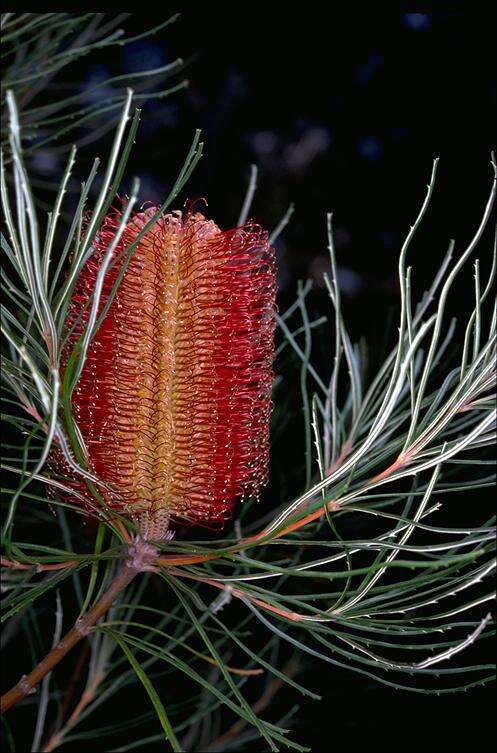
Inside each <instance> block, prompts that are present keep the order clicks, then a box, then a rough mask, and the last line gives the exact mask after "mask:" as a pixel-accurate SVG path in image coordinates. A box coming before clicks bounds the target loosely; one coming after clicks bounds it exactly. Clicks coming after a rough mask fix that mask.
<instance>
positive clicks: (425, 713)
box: [71, 3, 497, 753]
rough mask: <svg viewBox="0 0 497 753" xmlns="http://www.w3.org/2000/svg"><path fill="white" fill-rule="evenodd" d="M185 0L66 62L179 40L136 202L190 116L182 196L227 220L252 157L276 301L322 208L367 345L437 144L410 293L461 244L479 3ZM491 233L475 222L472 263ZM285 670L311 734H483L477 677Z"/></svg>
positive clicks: (160, 187)
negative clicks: (197, 153) (282, 223)
mask: <svg viewBox="0 0 497 753" xmlns="http://www.w3.org/2000/svg"><path fill="white" fill-rule="evenodd" d="M191 5H192V9H191V10H188V9H185V10H184V11H183V12H182V17H181V18H180V20H179V21H178V22H177V23H176V24H175V25H174V27H171V28H169V29H167V30H165V31H163V32H160V33H159V34H158V35H157V36H156V37H154V38H152V39H147V40H142V41H140V42H137V43H135V44H133V45H131V46H130V47H128V48H123V49H122V50H121V49H118V50H117V51H116V53H115V55H114V56H112V57H110V56H109V57H100V58H98V57H97V58H95V60H92V62H91V63H89V62H85V63H84V64H83V65H81V67H80V68H79V70H78V71H77V72H76V74H75V73H74V71H72V73H71V75H72V76H74V75H80V76H81V84H82V85H83V86H88V85H90V84H92V83H97V82H98V81H99V80H102V79H103V78H105V77H107V76H108V75H109V74H110V75H115V74H116V71H119V72H123V71H131V70H137V69H139V68H149V67H156V66H160V65H163V64H165V63H167V62H171V61H172V60H173V59H174V58H176V57H177V56H178V55H181V56H182V57H184V58H185V59H189V58H190V56H193V59H191V60H190V62H189V64H188V66H187V70H186V72H185V75H186V76H187V77H188V79H189V80H190V87H189V89H188V91H186V92H184V93H181V94H179V95H175V96H174V97H172V98H171V99H167V100H161V101H158V102H150V103H149V104H147V105H146V107H145V108H144V114H143V120H142V125H141V127H140V131H139V136H138V140H137V144H136V148H135V151H134V155H133V157H132V160H131V163H130V164H131V169H132V173H133V174H136V175H139V176H140V178H141V180H142V199H143V201H147V200H150V201H154V202H160V201H161V200H162V199H163V197H164V194H165V193H166V192H167V190H168V188H169V187H170V185H171V182H172V181H173V180H174V178H175V176H176V174H177V171H178V168H179V166H180V165H181V164H182V161H183V157H184V155H185V154H186V151H187V149H188V147H189V144H190V142H191V138H192V136H193V132H194V130H195V128H201V129H202V131H203V137H204V141H205V154H206V156H205V159H204V160H203V161H202V163H201V165H200V166H199V168H198V169H197V171H196V173H195V174H194V176H193V178H192V180H191V181H190V184H189V186H188V196H189V197H191V198H196V197H205V198H206V199H207V201H208V209H207V212H208V213H209V215H210V216H211V217H212V218H213V219H215V220H216V222H217V223H218V224H219V225H220V226H222V227H228V226H231V225H234V224H236V221H237V217H238V213H239V210H240V207H241V204H242V201H243V197H244V193H245V189H246V184H247V180H248V175H249V170H250V164H251V163H256V164H257V165H258V167H259V171H260V172H259V190H258V192H257V195H256V198H255V201H254V204H253V211H252V213H251V214H252V216H253V218H254V219H255V220H256V221H258V222H260V223H261V224H263V225H265V226H268V227H269V228H272V227H273V226H274V225H276V224H277V222H278V221H279V219H280V217H281V216H282V215H283V213H284V212H285V210H286V208H287V207H288V204H289V203H290V202H294V203H295V207H296V208H295V214H294V216H293V218H292V222H291V224H290V225H289V227H288V228H287V231H286V232H285V234H284V237H283V238H281V239H280V240H279V241H278V243H277V254H278V259H279V277H280V280H279V283H280V307H281V308H285V306H286V304H288V303H289V302H290V301H291V300H292V299H293V297H294V294H295V289H296V283H297V280H298V279H306V278H311V279H313V281H314V289H313V292H312V293H311V295H310V309H311V313H320V312H322V311H323V310H325V309H326V306H327V302H326V292H325V290H324V288H323V283H322V273H323V271H326V270H327V269H328V266H329V264H328V260H327V252H326V212H328V211H333V213H334V224H335V239H336V246H337V253H338V257H339V266H340V281H341V284H342V290H343V295H344V307H345V314H346V317H347V320H348V323H349V329H350V330H351V334H352V336H353V337H354V338H358V337H359V336H360V335H365V336H366V337H367V339H368V340H369V342H370V343H372V349H373V352H374V351H375V349H377V348H378V347H379V343H380V341H381V340H382V339H383V337H384V334H385V330H386V329H387V328H388V322H389V320H390V315H391V312H392V310H393V309H394V307H395V305H396V304H397V302H398V283H397V276H396V268H397V256H398V252H399V249H400V246H401V244H402V240H403V238H404V236H405V234H406V232H407V231H408V229H409V225H410V224H411V223H412V222H413V221H414V219H415V216H416V214H417V211H418V209H419V206H420V204H421V201H422V200H423V197H424V193H425V187H426V183H427V181H428V178H429V175H430V170H431V163H432V159H433V158H434V157H436V156H439V157H440V167H439V179H438V184H437V188H436V191H435V197H434V200H433V203H432V206H431V209H430V212H429V215H428V216H427V219H426V223H425V225H424V228H423V230H422V231H421V232H420V233H419V236H418V237H417V239H416V242H415V243H414V244H413V246H412V249H411V251H410V255H409V261H408V263H409V264H411V263H412V265H413V268H414V269H413V286H414V291H415V293H416V294H417V295H419V294H420V293H421V292H422V291H423V290H424V289H425V288H426V286H427V285H428V284H429V282H430V280H431V276H432V275H433V274H434V272H435V271H436V268H437V262H438V261H439V260H440V259H441V257H442V255H443V253H444V252H445V250H446V247H447V244H448V241H449V239H450V238H455V240H456V254H460V253H461V252H462V250H463V247H464V243H465V242H467V241H468V240H469V239H470V237H471V235H472V233H474V231H475V230H476V227H477V225H478V223H479V221H480V218H481V215H482V212H483V208H484V205H485V201H486V197H487V194H488V191H489V188H490V181H491V177H492V175H491V168H490V164H489V160H490V150H491V149H492V148H493V147H494V144H495V133H496V132H497V130H496V119H495V83H496V79H495V61H494V57H495V20H496V19H495V18H494V14H493V13H492V12H491V11H490V10H488V9H487V8H488V7H489V6H485V5H484V4H483V3H480V4H479V10H478V12H476V11H472V10H469V9H470V7H471V4H469V3H465V4H463V5H460V6H457V5H452V6H451V8H450V9H447V6H446V5H445V6H444V4H433V7H430V5H428V6H427V5H426V4H424V5H423V6H421V7H422V8H423V10H421V11H415V10H413V11H411V12H404V11H401V10H396V9H395V8H392V9H391V10H388V11H386V10H382V11H379V10H378V9H374V8H373V9H369V10H366V9H365V5H366V4H364V5H356V6H355V7H351V10H350V12H348V13H347V14H345V13H338V12H327V13H326V14H325V12H324V9H323V5H324V4H323V5H318V4H312V3H309V4H306V5H299V6H296V7H295V9H293V10H292V9H290V7H289V4H281V5H279V4H278V5H276V9H274V5H271V6H270V4H269V3H268V4H267V7H265V6H262V5H261V6H254V5H253V4H250V3H243V4H240V3H239V4H234V3H233V4H223V5H222V6H221V5H220V4H219V6H218V7H217V6H216V4H214V7H213V4H204V5H199V6H198V7H197V6H196V5H194V4H191ZM473 5H476V4H473ZM270 7H271V10H270ZM144 10H145V8H144ZM169 10H170V8H166V9H164V10H161V12H160V13H157V12H150V10H149V9H148V8H147V9H146V12H143V13H142V12H141V11H135V12H134V15H133V17H132V19H131V21H128V23H127V24H126V26H127V28H128V29H131V30H132V32H133V33H139V32H140V31H141V30H145V29H146V28H149V27H150V26H151V25H153V24H154V23H159V22H160V20H162V19H163V18H164V17H165V15H166V14H168V13H169ZM172 10H175V8H172ZM107 55H108V53H107ZM100 96H102V94H100ZM185 198H186V195H185V196H183V197H182V198H181V201H180V202H179V206H181V204H182V202H183V200H184V199H185ZM490 245H491V238H490V233H487V234H486V236H485V238H484V242H483V244H482V246H481V247H482V249H488V256H483V255H482V256H481V263H482V268H483V276H484V274H485V270H486V269H488V266H489V263H490V262H489V258H490ZM472 272H473V270H472V265H471V263H470V264H469V265H467V268H465V270H464V272H463V277H464V280H465V282H466V284H465V285H461V287H460V288H456V294H455V296H453V301H452V303H451V311H452V313H456V314H458V313H459V314H461V313H463V311H464V310H465V308H466V305H468V306H470V305H472V302H471V300H470V299H469V298H468V294H467V292H466V291H468V290H472V286H471V285H470V284H468V282H469V281H470V280H471V278H472ZM394 322H395V320H394ZM393 326H394V327H395V323H394V325H393ZM301 680H302V682H303V684H304V685H307V686H308V687H311V688H312V689H313V690H315V691H317V692H320V693H322V695H323V700H322V702H318V703H316V702H308V701H305V700H301V699H297V700H298V702H299V704H300V709H299V711H298V712H297V715H296V717H295V721H294V724H295V728H294V733H293V736H294V739H296V740H297V741H298V742H301V743H302V744H307V745H309V746H311V748H312V750H313V751H317V752H319V751H324V750H333V751H335V752H336V753H346V751H350V753H376V752H378V753H379V752H380V751H382V753H389V752H390V751H391V753H394V752H395V753H418V751H419V750H423V751H425V753H435V752H437V751H439V752H446V753H466V751H468V752H469V751H478V752H480V751H481V752H483V751H491V750H495V733H494V729H493V724H492V723H491V721H490V720H491V719H492V716H493V714H492V711H491V709H492V707H493V700H494V697H493V691H491V690H488V689H486V688H484V689H478V690H473V691H470V692H468V693H466V694H460V695H446V696H441V697H437V696H424V695H419V694H414V693H407V692H400V691H394V690H392V689H388V688H386V687H384V686H382V685H380V684H378V683H375V682H374V681H371V680H368V679H367V678H362V677H361V676H359V675H355V674H349V673H347V672H345V671H340V670H337V669H332V668H329V667H326V666H323V665H319V664H318V665H315V666H313V667H310V666H309V668H308V669H307V670H306V671H305V673H304V676H303V677H302V678H301ZM294 702H295V696H294V695H292V694H290V693H288V694H287V695H286V697H284V696H283V695H282V697H281V703H282V704H283V706H284V704H285V703H286V704H287V705H291V704H292V703H294ZM278 703H280V701H278ZM246 749H250V750H259V749H260V748H259V745H258V744H254V745H253V747H250V745H249V746H248V747H247V748H246Z"/></svg>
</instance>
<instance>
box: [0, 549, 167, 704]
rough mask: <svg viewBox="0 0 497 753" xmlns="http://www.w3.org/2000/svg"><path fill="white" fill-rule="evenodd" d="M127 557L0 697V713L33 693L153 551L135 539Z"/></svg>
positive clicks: (149, 561) (145, 564)
mask: <svg viewBox="0 0 497 753" xmlns="http://www.w3.org/2000/svg"><path fill="white" fill-rule="evenodd" d="M129 554H130V558H129V559H128V560H127V561H126V562H125V563H124V565H123V566H122V567H121V569H120V571H119V572H118V573H117V575H116V577H115V578H114V580H113V581H112V583H111V585H110V586H109V588H108V589H107V591H106V592H105V593H104V595H103V596H102V597H101V598H100V599H99V601H97V603H96V604H95V605H94V606H93V607H92V608H91V609H90V611H89V612H87V613H86V614H85V615H83V616H82V617H79V618H78V619H77V620H76V622H75V624H74V626H73V627H72V628H71V630H70V631H69V632H68V633H66V635H65V636H64V638H63V639H62V640H61V641H60V642H59V643H58V644H57V646H55V648H53V649H52V650H51V651H50V652H49V653H48V654H47V655H46V656H45V658H44V659H42V661H41V662H40V663H39V664H38V665H37V666H36V667H35V668H34V669H33V670H32V671H31V672H30V673H29V674H28V675H23V676H22V677H21V679H20V680H19V682H18V683H17V684H16V685H14V687H13V688H11V689H10V690H9V691H8V692H7V693H5V695H3V696H2V698H1V706H0V713H2V714H3V713H5V712H6V711H8V710H9V709H10V708H11V707H12V706H14V705H15V704H16V703H19V701H21V700H22V699H23V698H25V697H26V696H27V695H30V694H31V693H33V692H35V688H36V686H37V685H38V683H39V682H40V681H41V680H42V679H43V678H44V677H45V675H46V674H47V673H48V672H51V671H52V669H53V668H54V667H55V666H56V665H57V664H58V663H59V662H60V661H61V659H63V658H64V656H65V655H66V654H67V653H68V652H69V651H70V650H71V648H72V647H73V646H75V645H76V643H79V641H80V640H81V639H82V638H84V637H85V636H86V635H87V634H88V633H89V631H90V630H91V628H92V627H93V625H95V623H96V622H98V620H99V619H100V618H101V617H103V615H104V614H105V613H106V612H107V611H108V610H109V609H110V607H111V606H112V604H113V603H114V601H115V600H116V598H117V597H118V596H119V594H120V593H121V592H122V591H124V589H125V588H126V587H127V586H128V585H129V584H130V583H131V581H132V580H133V578H134V577H135V576H136V575H137V573H139V572H141V571H143V570H147V569H149V568H150V567H151V564H152V562H153V560H154V559H155V557H156V555H157V551H156V549H155V548H154V547H152V546H151V545H150V544H147V543H146V542H145V541H143V540H141V539H137V540H136V541H135V543H134V545H133V547H130V549H129Z"/></svg>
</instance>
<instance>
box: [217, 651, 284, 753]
mask: <svg viewBox="0 0 497 753" xmlns="http://www.w3.org/2000/svg"><path fill="white" fill-rule="evenodd" d="M297 671H298V665H297V663H296V661H295V660H290V661H289V662H288V663H287V664H285V666H284V667H283V669H282V672H283V674H285V675H286V676H287V677H295V675H296V674H297ZM283 685H284V681H283V680H281V679H280V678H278V677H275V678H274V679H273V680H271V682H270V683H269V684H268V685H267V687H266V690H265V691H264V693H263V694H262V695H261V697H260V698H259V700H258V701H257V702H256V703H255V704H254V705H253V707H252V710H253V712H254V713H255V714H260V713H262V712H263V711H264V709H266V708H267V707H268V706H269V704H270V703H271V701H272V700H273V698H274V696H275V695H276V693H277V692H278V691H279V690H280V689H281V687H282V686H283ZM246 726H247V721H246V720H245V719H240V720H239V721H238V722H235V724H233V725H232V726H231V727H230V728H229V730H228V731H227V732H225V733H224V734H222V735H220V736H219V737H216V739H215V740H213V741H212V742H211V743H210V744H209V745H208V746H207V748H205V750H206V751H216V750H222V749H223V748H224V747H225V746H226V745H227V744H228V743H229V742H231V741H232V740H233V739H234V738H236V737H237V736H238V735H239V734H240V732H241V731H242V730H243V729H245V727H246Z"/></svg>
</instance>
